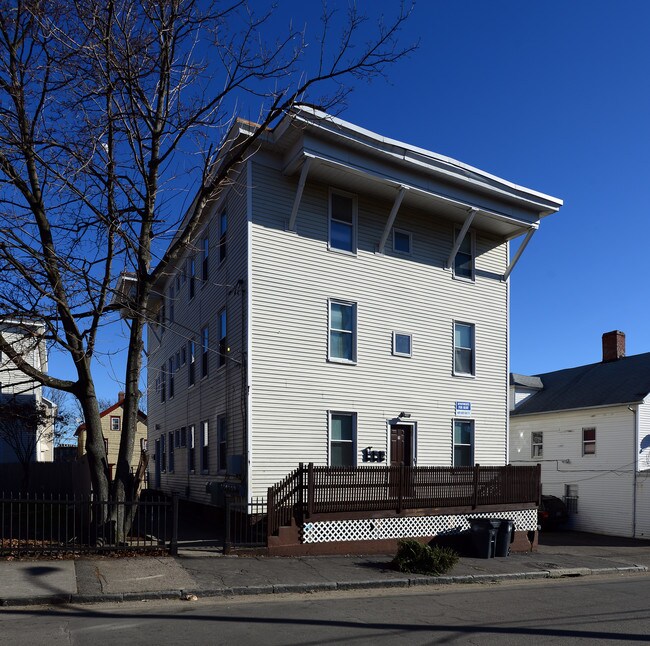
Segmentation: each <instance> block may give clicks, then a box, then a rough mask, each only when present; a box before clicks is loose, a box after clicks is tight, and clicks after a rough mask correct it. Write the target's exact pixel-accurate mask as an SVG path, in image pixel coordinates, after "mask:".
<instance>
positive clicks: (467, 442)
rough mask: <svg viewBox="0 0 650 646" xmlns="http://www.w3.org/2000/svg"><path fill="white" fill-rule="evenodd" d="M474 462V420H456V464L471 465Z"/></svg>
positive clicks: (458, 465) (456, 465)
mask: <svg viewBox="0 0 650 646" xmlns="http://www.w3.org/2000/svg"><path fill="white" fill-rule="evenodd" d="M473 464H474V422H472V421H470V420H464V419H462V420H461V419H455V420H454V466H455V467H471V466H472V465H473Z"/></svg>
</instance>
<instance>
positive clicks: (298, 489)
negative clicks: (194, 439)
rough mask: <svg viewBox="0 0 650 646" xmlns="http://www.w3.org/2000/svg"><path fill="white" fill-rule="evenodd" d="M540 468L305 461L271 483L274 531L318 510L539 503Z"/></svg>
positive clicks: (270, 528) (271, 529)
mask: <svg viewBox="0 0 650 646" xmlns="http://www.w3.org/2000/svg"><path fill="white" fill-rule="evenodd" d="M539 497H540V467H539V465H534V466H505V467H491V466H480V465H478V464H477V465H476V466H474V467H405V466H370V467H327V466H315V465H314V464H309V465H306V466H305V465H303V464H301V465H300V466H299V467H298V469H296V470H295V471H294V472H293V473H291V474H290V475H289V476H287V477H286V478H285V479H284V480H283V481H282V482H280V483H278V484H277V485H275V486H274V487H271V488H269V492H268V517H269V523H268V531H269V535H272V534H275V533H277V531H278V529H279V528H280V527H281V526H283V525H287V524H289V523H290V522H291V519H292V518H296V520H302V519H304V518H309V517H310V516H311V515H313V514H333V513H345V512H373V511H394V512H396V513H398V514H400V513H402V512H403V511H405V510H412V509H438V508H451V507H463V508H470V509H476V508H478V507H483V506H488V505H510V504H517V503H532V504H539Z"/></svg>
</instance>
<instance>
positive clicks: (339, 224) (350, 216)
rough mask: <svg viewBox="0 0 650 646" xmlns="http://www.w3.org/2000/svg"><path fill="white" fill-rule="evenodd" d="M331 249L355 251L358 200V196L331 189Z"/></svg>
mask: <svg viewBox="0 0 650 646" xmlns="http://www.w3.org/2000/svg"><path fill="white" fill-rule="evenodd" d="M329 207H330V208H329V215H330V223H329V224H330V235H329V246H330V249H338V250H340V251H348V252H349V253H355V252H356V250H357V249H356V247H357V241H356V219H357V214H356V210H357V200H356V197H354V196H352V195H349V194H343V193H339V192H335V191H330V205H329Z"/></svg>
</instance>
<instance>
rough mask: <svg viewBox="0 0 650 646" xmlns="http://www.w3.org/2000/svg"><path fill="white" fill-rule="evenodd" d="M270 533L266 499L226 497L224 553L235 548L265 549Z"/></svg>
mask: <svg viewBox="0 0 650 646" xmlns="http://www.w3.org/2000/svg"><path fill="white" fill-rule="evenodd" d="M267 533H268V516H267V513H266V499H265V498H253V499H252V501H251V502H248V501H247V500H246V498H240V497H238V496H226V508H225V533H224V552H226V553H227V552H229V551H230V550H232V549H233V548H235V547H249V548H251V547H264V546H266V537H267Z"/></svg>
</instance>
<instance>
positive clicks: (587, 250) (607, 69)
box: [52, 0, 650, 397]
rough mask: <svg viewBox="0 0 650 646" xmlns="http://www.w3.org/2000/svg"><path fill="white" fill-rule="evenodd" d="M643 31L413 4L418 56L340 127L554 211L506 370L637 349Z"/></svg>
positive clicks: (503, 1) (648, 76)
mask: <svg viewBox="0 0 650 646" xmlns="http://www.w3.org/2000/svg"><path fill="white" fill-rule="evenodd" d="M253 4H254V5H260V6H261V5H262V2H261V0H260V2H258V1H257V0H255V2H253ZM397 4H398V3H397V2H396V1H395V0H393V1H388V0H383V1H380V0H375V1H373V2H362V1H359V2H358V6H359V7H361V8H363V7H364V6H367V7H368V10H369V11H372V12H377V11H379V10H384V9H385V11H386V13H387V14H391V13H393V12H394V9H395V7H396V6H397ZM329 6H330V7H334V6H341V7H346V6H347V2H346V1H344V2H339V1H338V0H329ZM378 7H379V9H377V8H378ZM319 13H320V2H317V1H316V0H309V1H307V2H304V3H302V4H299V5H297V3H295V2H294V1H293V0H280V2H279V8H278V14H277V15H276V16H275V20H276V21H277V23H278V24H282V23H283V22H285V21H287V20H289V19H290V18H293V19H294V23H295V24H302V23H304V22H305V21H307V23H308V27H309V26H310V25H312V24H313V23H314V22H315V21H316V20H317V18H318V15H319ZM375 15H376V14H375ZM648 25H650V2H647V1H645V0H620V1H619V2H617V3H613V2H605V1H602V0H570V1H567V0H543V1H542V0H539V1H534V0H528V1H522V0H445V1H442V0H420V1H419V2H417V3H416V6H415V9H414V12H413V15H412V17H411V19H410V21H409V23H408V25H407V26H406V28H405V30H404V32H403V39H404V43H409V42H412V41H414V40H417V39H420V47H419V49H418V50H417V51H416V52H415V53H414V54H412V55H411V56H410V57H409V58H408V60H405V61H402V62H400V63H398V64H396V65H394V66H393V67H392V68H390V69H389V70H388V75H389V80H388V82H386V81H383V80H375V81H374V82H372V83H371V84H366V83H361V84H358V85H357V86H356V87H355V90H354V92H353V93H352V94H351V95H350V97H349V99H348V107H347V109H346V110H345V111H344V112H343V113H342V114H341V117H342V118H344V119H346V120H348V121H351V122H353V123H356V124H358V125H360V126H362V127H365V128H368V129H370V130H373V131H376V132H378V133H381V134H383V135H385V136H388V137H391V138H395V139H399V140H402V141H405V142H408V143H411V144H414V145H417V146H421V147H423V148H427V149H429V150H433V151H435V152H438V153H441V154H444V155H448V156H450V157H454V158H456V159H458V160H461V161H463V162H466V163H468V164H471V165H474V166H477V167H479V168H482V169H484V170H486V171H488V172H490V173H493V174H496V175H499V176H501V177H503V178H505V179H508V180H510V181H513V182H516V183H519V184H522V185H524V186H527V187H530V188H533V189H536V190H539V191H542V192H545V193H549V194H550V195H553V196H556V197H560V198H562V199H563V200H564V202H565V206H564V207H563V209H562V210H561V211H560V213H559V214H557V215H554V216H550V217H549V218H546V219H545V220H544V221H543V222H542V225H541V227H540V230H539V231H538V232H537V233H536V234H535V236H534V237H533V239H532V241H531V243H530V244H529V246H528V248H527V249H526V251H525V253H524V255H523V257H522V259H521V260H520V262H519V264H518V265H517V267H516V268H515V271H514V273H513V275H512V278H511V369H512V370H513V371H515V372H522V373H527V374H534V373H540V372H545V371H550V370H555V369H560V368H563V367H569V366H573V365H581V364H584V363H590V362H595V361H599V360H600V337H601V335H602V333H603V332H606V331H609V330H613V329H620V330H623V331H624V332H625V333H626V334H627V353H628V354H638V353H641V352H646V351H650V336H649V335H648V334H647V328H648V325H647V323H646V320H647V319H648V318H650V303H649V299H648V298H647V297H646V293H647V286H646V282H645V281H646V280H647V271H646V269H644V267H647V265H648V261H647V255H648V254H649V251H648V240H649V239H650V219H649V218H648V214H647V212H648V209H649V208H650V207H649V206H648V205H649V204H650V199H649V195H648V193H649V191H650V182H649V181H648V180H649V171H650V163H649V159H648V156H649V154H650V152H649V151H650V145H649V144H650V118H649V116H650V38H648V33H647V30H648ZM244 112H245V110H244ZM249 114H251V115H254V114H255V107H254V106H253V105H251V106H250V113H249ZM243 116H249V115H248V114H245V113H244V115H243ZM122 330H123V331H122V333H123V334H125V333H126V328H123V329H122ZM120 344H122V341H121V340H120V339H119V338H118V339H113V341H112V342H111V344H110V345H111V346H112V347H114V348H116V347H118V346H119V345H120ZM99 361H101V364H102V365H101V366H100V365H98V366H97V369H98V372H97V377H98V379H97V381H98V392H99V394H100V395H102V396H108V397H114V395H115V393H116V391H117V390H118V389H119V385H118V384H119V381H120V375H121V373H122V366H123V363H122V358H121V357H120V356H119V355H115V356H113V357H111V358H102V359H100V360H99ZM52 368H54V370H53V372H56V367H55V366H54V365H53V366H52Z"/></svg>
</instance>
